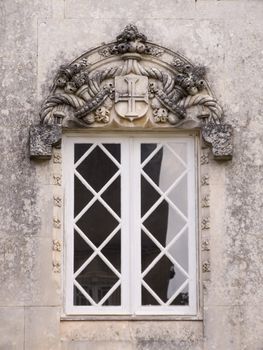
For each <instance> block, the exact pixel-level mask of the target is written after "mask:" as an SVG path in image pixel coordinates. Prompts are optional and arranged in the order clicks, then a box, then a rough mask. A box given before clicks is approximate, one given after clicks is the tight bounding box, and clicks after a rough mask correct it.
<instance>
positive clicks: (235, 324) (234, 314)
mask: <svg viewBox="0 0 263 350" xmlns="http://www.w3.org/2000/svg"><path fill="white" fill-rule="evenodd" d="M240 316H241V310H240V307H239V306H227V307H224V306H215V307H205V309H204V337H205V346H204V350H226V349H229V350H230V349H231V350H240V340H241V337H240Z"/></svg>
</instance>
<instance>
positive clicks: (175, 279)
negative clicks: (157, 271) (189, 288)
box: [167, 265, 187, 299]
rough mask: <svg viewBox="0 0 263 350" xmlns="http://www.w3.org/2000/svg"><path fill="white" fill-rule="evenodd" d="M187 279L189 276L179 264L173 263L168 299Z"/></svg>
mask: <svg viewBox="0 0 263 350" xmlns="http://www.w3.org/2000/svg"><path fill="white" fill-rule="evenodd" d="M186 280H187V277H186V276H185V274H184V273H182V272H181V271H180V270H179V269H178V267H177V266H175V265H172V267H171V269H170V281H169V286H168V293H167V296H168V299H169V298H171V297H172V296H173V295H174V294H175V293H176V292H177V290H178V289H179V288H180V287H181V286H182V284H183V283H184V282H185V281H186Z"/></svg>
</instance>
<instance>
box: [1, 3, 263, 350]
mask: <svg viewBox="0 0 263 350" xmlns="http://www.w3.org/2000/svg"><path fill="white" fill-rule="evenodd" d="M0 13H1V34H0V35H1V39H2V40H1V43H2V45H3V48H2V50H1V58H2V65H1V72H2V104H1V120H2V123H1V132H2V137H1V151H2V159H1V160H2V161H1V180H2V181H1V187H0V200H1V205H0V207H1V212H0V216H1V231H0V239H1V244H0V251H1V254H0V262H1V264H0V266H1V274H0V276H1V288H0V303H1V305H0V314H1V326H0V335H1V337H0V348H1V349H8V350H9V349H19V350H20V349H26V350H31V349H32V350H35V349H39V350H42V349H43V350H52V349H54V350H58V349H61V350H63V349H69V350H71V349H87V348H89V349H94V350H100V349H107V350H111V349H114V350H117V349H132V350H148V349H153V350H154V349H162V350H163V349H165V350H169V349H171V350H172V349H180V350H186V349H189V350H212V349H216V350H221V349H222V350H223V349H224V350H225V349H227V350H248V349H249V350H261V349H262V344H263V338H262V322H263V317H262V311H263V310H262V300H263V292H262V282H263V281H262V279H263V277H262V254H261V252H262V248H263V246H262V232H261V228H262V225H263V222H262V215H261V212H262V193H261V192H262V176H261V170H262V166H263V155H262V152H261V149H262V145H263V137H262V132H263V121H262V120H263V119H262V118H263V108H262V105H263V104H262V93H261V90H262V87H263V83H262V82H263V75H262V69H261V66H262V58H263V57H262V56H263V52H262V42H263V35H262V15H263V3H262V1H260V0H258V1H257V0H250V1H245V0H221V1H215V0H177V1H173V0H169V1H166V2H165V4H162V5H161V4H160V2H159V1H156V0H153V1H151V2H147V1H141V2H138V1H136V2H131V1H126V0H125V1H118V0H116V1H115V0H114V1H106V2H105V1H100V0H99V1H94V0H91V1H84V0H75V1H73V0H51V1H47V2H43V1H38V0H28V1H26V2H25V1H19V0H18V1H15V0H12V1H7V0H6V1H3V2H2V3H1V5H0ZM128 23H134V24H136V25H137V26H138V28H139V30H140V31H141V32H143V33H144V34H146V35H147V37H148V38H149V39H150V40H151V41H152V42H154V43H158V44H159V45H161V46H163V47H166V48H168V49H171V50H173V51H175V52H178V53H181V54H182V55H183V56H185V57H187V58H189V59H191V60H192V62H193V63H194V64H201V65H203V66H205V67H208V72H207V79H208V81H209V84H210V88H211V90H212V91H213V93H214V94H215V96H216V97H217V99H218V101H220V104H221V105H223V109H224V112H225V121H226V123H227V124H230V125H232V126H233V130H234V132H233V134H234V135H233V142H234V156H233V159H232V160H227V161H223V162H222V161H218V160H216V159H213V157H212V154H211V152H210V151H209V149H204V150H202V152H203V153H201V159H200V168H201V170H200V171H201V176H200V197H201V198H200V208H201V211H202V213H203V214H202V217H201V219H200V257H201V259H200V271H201V276H200V303H201V308H200V310H201V312H200V315H199V316H198V317H196V318H191V317H188V318H187V319H184V320H180V319H176V320H175V319H173V320H169V319H162V320H160V319H154V320H147V319H145V318H144V319H141V320H136V321H134V320H130V319H129V318H128V317H127V318H126V319H123V320H120V319H119V318H116V317H115V318H114V317H111V318H110V317H109V318H105V317H104V318H103V319H101V318H100V319H98V318H93V319H92V318H90V319H89V320H82V319H81V318H78V319H74V318H71V319H69V318H67V317H65V316H64V315H63V285H62V279H63V244H62V242H63V217H62V213H63V203H62V188H61V173H60V172H61V158H60V151H59V149H56V148H54V149H53V156H52V160H51V161H46V160H43V159H31V160H30V157H29V153H30V147H29V146H30V145H29V143H30V138H29V130H30V127H31V126H33V125H37V124H39V122H40V119H39V111H40V109H41V104H42V102H43V101H44V100H45V99H46V97H47V96H48V95H49V92H50V91H49V89H50V86H51V85H52V82H53V78H54V76H55V75H56V72H57V70H58V68H59V67H60V66H61V65H62V64H65V63H68V62H72V61H73V60H74V59H76V58H77V57H79V56H81V55H82V54H83V53H84V52H85V51H87V50H90V49H91V48H93V47H95V46H99V45H101V44H103V43H105V42H106V43H107V42H110V41H111V40H113V39H114V38H115V37H116V35H117V34H118V33H120V32H121V31H122V30H123V28H124V27H125V26H126V25H127V24H128ZM59 132H60V130H59V128H58V129H57V134H52V135H51V136H52V137H54V138H52V139H51V138H50V137H51V136H50V135H49V136H48V141H49V142H48V144H49V145H51V144H56V143H57V139H59V138H60V135H59ZM228 132H229V133H230V134H231V131H229V130H228ZM204 133H205V135H204V139H206V138H207V139H206V141H207V142H208V143H211V142H212V141H211V139H213V137H214V134H213V130H212V131H211V129H209V127H208V128H207V129H204ZM38 136H39V134H38ZM43 137H44V136H43ZM44 139H45V137H44ZM33 146H34V145H33ZM216 146H217V144H216ZM216 148H217V147H216ZM219 148H220V147H219ZM34 151H35V153H34V154H32V152H31V156H32V157H33V158H37V156H38V155H39V153H38V152H40V153H41V152H43V150H42V149H41V150H39V151H37V150H36V149H35V148H34ZM216 151H217V150H216V149H215V152H216ZM45 152H46V153H48V152H51V147H50V148H49V149H47V150H44V153H45ZM215 152H214V153H215ZM38 158H41V157H38ZM42 158H46V157H42ZM215 158H216V157H215ZM228 158H229V157H228Z"/></svg>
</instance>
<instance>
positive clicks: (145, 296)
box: [142, 286, 160, 306]
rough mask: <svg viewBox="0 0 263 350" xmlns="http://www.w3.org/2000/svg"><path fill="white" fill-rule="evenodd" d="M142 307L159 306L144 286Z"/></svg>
mask: <svg viewBox="0 0 263 350" xmlns="http://www.w3.org/2000/svg"><path fill="white" fill-rule="evenodd" d="M142 305H148V306H150V305H160V304H159V303H158V301H157V300H156V299H155V298H154V297H153V296H152V295H151V294H150V293H149V292H148V290H147V289H146V288H144V286H142Z"/></svg>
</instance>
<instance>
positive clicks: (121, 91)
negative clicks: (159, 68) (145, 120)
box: [115, 74, 148, 121]
mask: <svg viewBox="0 0 263 350" xmlns="http://www.w3.org/2000/svg"><path fill="white" fill-rule="evenodd" d="M115 110H116V112H117V114H118V115H119V116H121V117H122V118H127V119H129V120H130V121H132V120H134V119H138V118H141V117H143V116H144V115H145V114H146V112H147V110H148V78H147V77H144V76H141V75H135V74H128V75H124V76H119V77H116V78H115Z"/></svg>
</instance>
